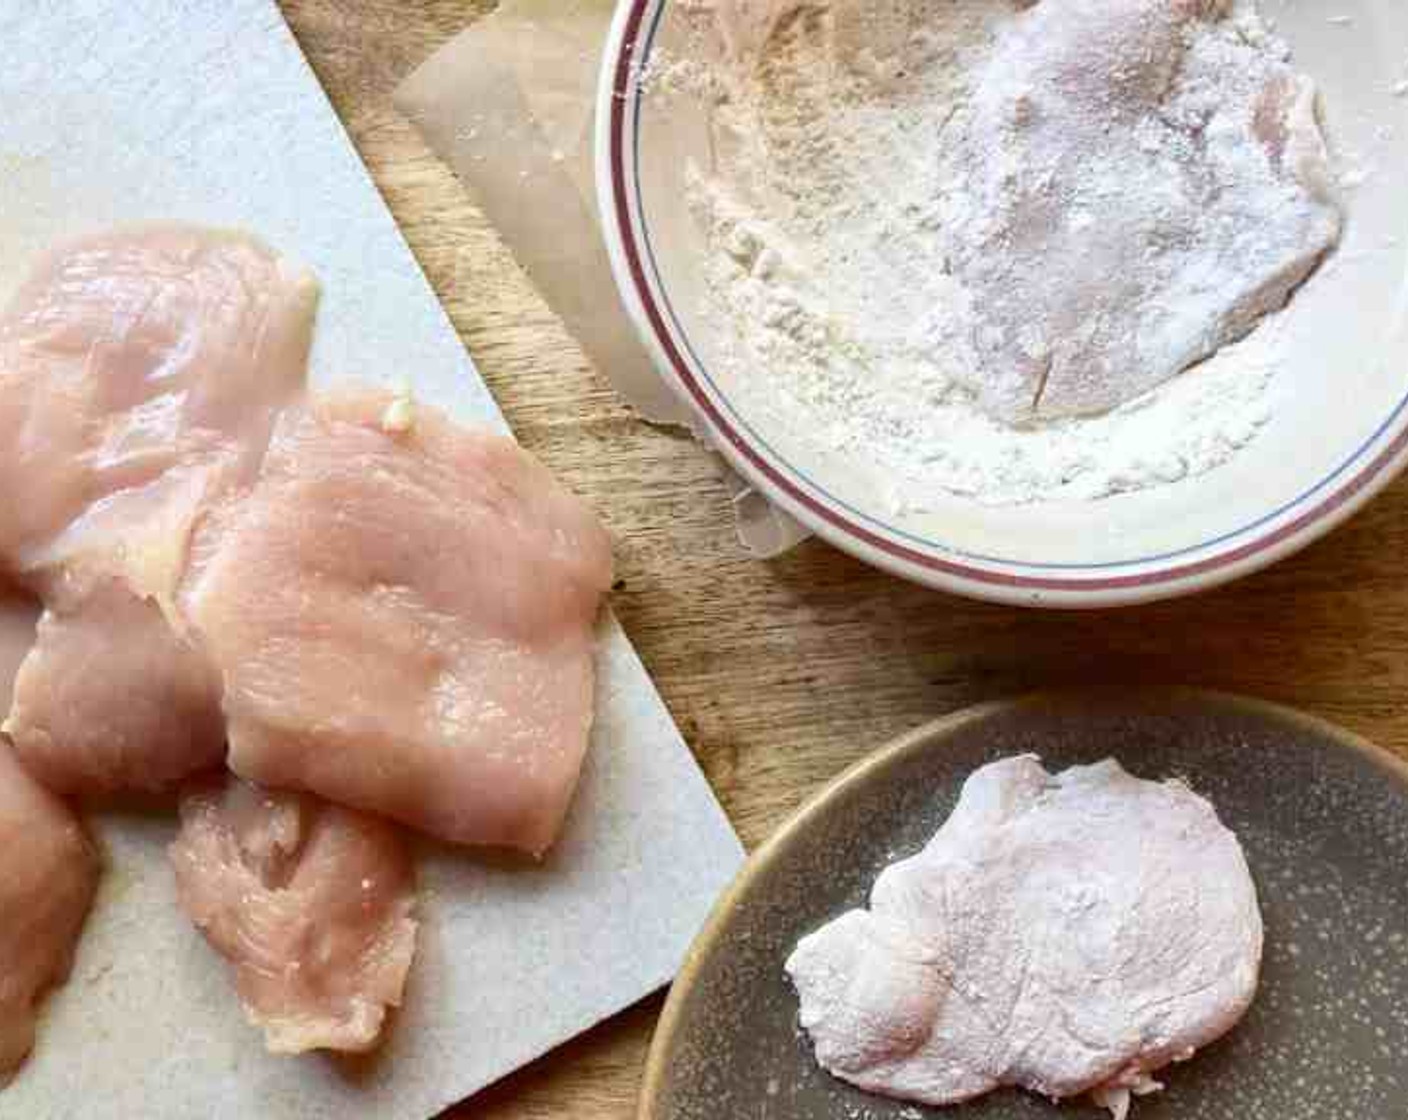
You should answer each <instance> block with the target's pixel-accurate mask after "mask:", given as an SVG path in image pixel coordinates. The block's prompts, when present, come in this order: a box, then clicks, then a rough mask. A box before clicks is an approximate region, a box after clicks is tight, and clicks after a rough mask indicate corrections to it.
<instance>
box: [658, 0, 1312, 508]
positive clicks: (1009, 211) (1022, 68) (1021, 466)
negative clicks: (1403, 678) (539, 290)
mask: <svg viewBox="0 0 1408 1120" xmlns="http://www.w3.org/2000/svg"><path fill="white" fill-rule="evenodd" d="M1223 3H1224V0H1041V2H1040V3H1039V4H1037V5H1035V6H1032V5H1030V4H1011V3H1006V2H1003V0H986V2H981V0H968V2H963V0H958V2H955V0H909V2H908V3H896V2H891V3H885V4H880V3H878V2H872V3H863V4H862V3H845V4H842V3H840V2H839V0H838V2H836V3H834V4H832V3H827V2H824V0H818V2H811V3H799V2H798V0H716V3H714V4H705V5H703V6H701V9H700V10H701V11H703V12H705V13H706V15H707V18H709V19H710V20H712V21H713V26H714V27H715V29H716V30H722V32H723V40H724V46H725V61H724V62H723V63H722V64H720V65H719V66H717V67H716V68H714V70H713V71H712V74H711V75H710V77H709V79H708V81H709V83H710V85H711V87H712V88H711V90H710V95H711V98H712V100H713V102H714V106H713V128H714V164H715V165H714V166H713V167H712V168H711V169H710V170H708V171H704V170H699V169H693V174H692V185H691V192H690V202H691V205H692V207H693V210H694V213H695V215H696V218H697V220H698V222H699V224H700V226H701V228H702V229H703V230H704V231H705V235H706V239H707V241H708V244H709V246H710V249H711V251H710V253H709V254H708V262H707V265H706V277H705V279H706V285H707V289H708V293H709V300H710V301H711V303H712V308H711V311H712V314H713V317H714V318H715V319H716V321H717V322H719V323H721V324H731V325H732V329H731V330H723V331H721V332H720V334H721V335H722V336H723V337H722V340H721V343H720V352H719V353H718V354H716V355H715V356H714V358H715V361H716V362H721V363H722V369H720V370H717V371H716V372H718V373H719V374H720V375H721V376H722V378H723V379H724V380H725V381H726V382H727V383H728V385H729V387H730V392H731V394H732V395H733V396H734V397H735V398H736V399H737V401H738V403H739V406H740V408H741V410H742V411H743V412H744V413H745V414H746V415H748V416H749V417H750V418H753V419H754V420H755V422H756V423H757V424H758V426H759V427H761V428H762V429H764V430H765V431H771V432H777V431H785V432H787V433H790V436H791V438H793V439H796V440H801V441H803V442H805V443H807V444H810V445H811V446H813V447H814V448H816V449H817V450H820V451H823V452H825V453H835V452H842V453H845V454H846V455H847V456H848V457H850V458H851V459H852V460H854V461H855V462H857V463H859V464H863V465H864V469H866V470H868V471H869V472H870V473H872V474H873V475H874V476H875V478H876V480H877V485H878V488H879V489H880V490H881V491H882V494H883V496H884V497H885V499H886V500H887V501H888V503H889V504H890V505H891V506H893V507H895V508H901V509H902V508H913V509H922V508H925V507H926V506H927V505H928V504H930V503H931V502H932V500H933V499H934V498H935V497H938V496H942V495H944V494H960V495H967V496H970V497H972V498H974V499H976V500H978V501H982V502H988V503H1019V502H1029V501H1036V500H1044V499H1055V498H1079V499H1090V498H1099V497H1103V496H1107V495H1110V494H1115V493H1119V492H1123V491H1129V490H1135V489H1141V488H1145V487H1149V486H1155V485H1159V484H1163V483H1169V482H1174V481H1177V480H1179V479H1182V478H1185V477H1189V476H1192V475H1196V474H1200V473H1203V472H1205V471H1208V470H1211V469H1212V468H1214V467H1216V466H1218V465H1219V464H1221V463H1223V462H1225V461H1226V460H1227V459H1228V458H1229V457H1230V456H1232V455H1233V454H1234V453H1235V452H1236V451H1237V450H1238V449H1239V448H1241V447H1244V446H1245V445H1246V444H1248V443H1249V442H1250V441H1251V440H1252V439H1253V438H1254V437H1255V436H1256V433H1257V431H1258V429H1259V428H1260V427H1261V426H1262V425H1263V424H1265V423H1266V421H1267V419H1268V418H1269V415H1270V403H1269V402H1270V399H1271V392H1270V386H1271V381H1272V375H1273V373H1274V371H1275V369H1276V368H1277V366H1278V364H1279V361H1280V354H1279V343H1278V334H1277V331H1276V330H1275V326H1276V324H1275V323H1274V321H1272V322H1265V323H1263V324H1262V326H1261V327H1260V329H1257V330H1255V332H1254V333H1252V334H1251V335H1250V337H1248V338H1245V339H1244V340H1243V341H1241V342H1236V343H1235V344H1231V345H1228V343H1232V342H1233V341H1234V340H1236V339H1237V338H1239V337H1240V336H1242V335H1245V334H1247V332H1248V331H1250V330H1251V329H1252V328H1253V327H1255V326H1256V325H1257V323H1258V321H1259V320H1260V319H1261V316H1262V315H1263V314H1265V313H1266V312H1267V311H1269V310H1272V309H1275V308H1276V307H1278V306H1280V304H1282V303H1283V302H1284V301H1285V299H1286V298H1287V297H1288V295H1289V294H1290V292H1291V290H1292V289H1293V288H1294V286H1295V285H1296V284H1297V283H1299V282H1300V281H1301V280H1302V279H1304V277H1305V276H1306V275H1307V274H1308V273H1309V272H1310V271H1311V270H1312V269H1313V268H1314V266H1315V264H1316V263H1317V262H1318V261H1319V259H1320V257H1321V255H1322V254H1323V253H1324V251H1325V250H1326V249H1328V248H1329V247H1330V246H1331V245H1332V244H1333V243H1334V241H1335V239H1336V238H1337V237H1338V233H1339V215H1338V212H1337V211H1336V209H1335V208H1334V205H1333V203H1332V201H1331V200H1330V198H1329V188H1328V186H1327V185H1326V184H1327V183H1328V179H1329V177H1328V172H1327V170H1326V167H1325V153H1324V148H1323V144H1322V143H1321V139H1320V135H1319V131H1318V127H1317V125H1316V123H1315V120H1314V115H1313V92H1312V90H1311V88H1310V86H1309V83H1308V82H1306V81H1305V80H1304V79H1302V78H1299V77H1298V76H1296V75H1294V74H1293V72H1292V71H1291V70H1290V69H1289V67H1288V66H1287V65H1286V62H1285V51H1284V48H1283V47H1281V46H1279V45H1278V44H1277V43H1276V42H1275V41H1274V40H1273V39H1271V38H1270V37H1269V36H1268V35H1267V34H1266V32H1265V31H1264V29H1263V28H1262V26H1261V25H1260V23H1259V22H1258V21H1257V19H1256V17H1255V14H1254V12H1253V11H1252V10H1251V7H1250V5H1249V4H1248V3H1240V2H1239V3H1235V4H1232V3H1231V0H1227V3H1228V4H1229V5H1230V7H1231V11H1230V13H1229V14H1227V15H1226V18H1216V16H1217V15H1219V14H1220V13H1221V7H1220V5H1222V4H1223ZM1202 15H1208V16H1209V18H1208V19H1207V20H1204V19H1201V18H1194V17H1195V16H1202ZM1041 21H1044V22H1041ZM1122 25H1123V26H1122ZM654 80H656V81H657V82H659V83H661V84H663V85H668V84H669V83H670V82H672V81H675V82H679V83H688V84H690V85H697V84H698V83H699V81H700V71H699V69H698V67H697V66H695V67H689V68H685V67H680V68H678V69H677V70H675V71H674V72H673V73H672V71H671V67H670V66H669V65H668V64H666V65H665V66H663V67H660V68H658V71H657V74H656V75H655V79H654ZM1209 355H1211V357H1209ZM1205 358H1206V359H1208V360H1205V361H1204V360H1202V359H1205ZM1190 366H1191V367H1194V368H1191V369H1190V368H1188V367H1190ZM1185 369H1187V372H1186V373H1182V374H1181V376H1177V377H1175V376H1174V375H1175V374H1179V373H1180V371H1183V370H1185ZM1151 390H1152V391H1151Z"/></svg>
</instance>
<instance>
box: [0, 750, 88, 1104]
mask: <svg viewBox="0 0 1408 1120" xmlns="http://www.w3.org/2000/svg"><path fill="white" fill-rule="evenodd" d="M97 882H98V858H97V855H96V853H95V852H94V850H93V847H92V845H91V844H90V842H89V840H88V837H87V836H86V835H85V834H84V832H83V828H82V826H81V825H80V824H79V823H78V821H77V819H76V818H75V817H74V816H73V814H72V813H70V812H69V811H68V809H67V808H65V806H64V805H63V804H62V803H61V802H60V801H59V800H58V799H57V798H55V797H54V795H53V794H51V793H49V792H48V791H47V790H45V789H44V788H43V787H42V786H40V785H38V784H37V783H36V782H35V781H34V779H33V778H31V777H30V776H29V775H28V774H26V773H25V771H24V769H23V768H22V767H21V766H20V764H19V763H18V762H17V761H16V760H15V757H14V754H13V753H12V752H11V750H10V746H9V744H8V743H6V742H5V741H4V739H3V738H0V1086H3V1084H4V1082H5V1081H6V1080H7V1079H8V1075H9V1074H10V1073H12V1072H13V1071H14V1069H15V1068H16V1067H17V1066H18V1065H19V1064H20V1063H21V1062H22V1061H24V1058H25V1055H26V1054H28V1053H29V1051H30V1049H31V1047H32V1046H33V1045H34V1033H35V1019H36V1017H37V1015H38V1012H39V1007H38V1004H39V1001H40V1000H41V999H42V998H43V995H44V993H45V992H46V991H47V990H48V989H49V988H51V987H53V986H54V985H55V984H60V983H62V982H63V981H64V980H65V979H66V978H67V976H68V971H69V966H70V964H71V963H72V960H73V952H74V946H75V945H76V944H77V942H78V935H79V933H80V931H81V930H82V929H83V921H84V919H85V918H86V917H87V916H88V907H89V906H90V905H91V903H92V901H93V892H94V890H95V888H96V887H97Z"/></svg>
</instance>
